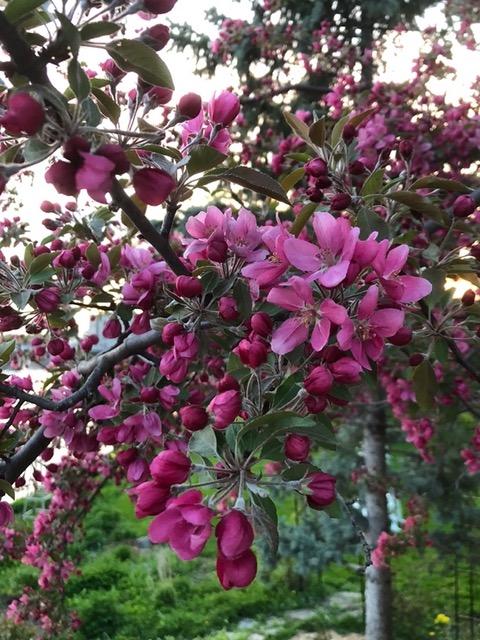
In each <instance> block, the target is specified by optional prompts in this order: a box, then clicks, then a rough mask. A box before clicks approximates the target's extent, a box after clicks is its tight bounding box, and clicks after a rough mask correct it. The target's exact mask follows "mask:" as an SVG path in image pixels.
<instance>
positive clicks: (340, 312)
mask: <svg viewBox="0 0 480 640" xmlns="http://www.w3.org/2000/svg"><path fill="white" fill-rule="evenodd" d="M320 311H321V313H322V315H324V316H325V317H326V318H328V319H329V320H330V321H331V322H333V323H334V324H338V325H343V323H344V322H346V321H347V318H348V313H347V310H346V309H345V307H342V305H341V304H337V303H336V302H334V301H333V300H332V299H331V298H325V300H324V301H323V302H322V304H321V305H320Z"/></svg>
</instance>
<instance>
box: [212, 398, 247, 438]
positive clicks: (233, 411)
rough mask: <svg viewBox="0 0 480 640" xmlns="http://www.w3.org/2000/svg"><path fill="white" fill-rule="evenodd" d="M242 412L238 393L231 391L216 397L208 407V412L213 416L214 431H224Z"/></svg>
mask: <svg viewBox="0 0 480 640" xmlns="http://www.w3.org/2000/svg"><path fill="white" fill-rule="evenodd" d="M241 410H242V396H241V394H240V391H237V390H236V389H231V390H229V391H223V392H222V393H219V394H218V395H216V396H215V397H214V398H213V400H212V401H211V402H210V404H209V405H208V411H210V412H212V413H213V415H214V423H213V426H214V428H215V429H226V428H227V427H228V425H229V424H231V423H232V422H233V421H234V420H235V418H236V417H237V416H238V414H239V413H240V411H241Z"/></svg>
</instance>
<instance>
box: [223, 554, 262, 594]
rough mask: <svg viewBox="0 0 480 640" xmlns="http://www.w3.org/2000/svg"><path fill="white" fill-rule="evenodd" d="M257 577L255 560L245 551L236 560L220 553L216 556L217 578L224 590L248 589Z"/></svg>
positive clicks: (253, 556) (252, 555) (253, 555)
mask: <svg viewBox="0 0 480 640" xmlns="http://www.w3.org/2000/svg"><path fill="white" fill-rule="evenodd" d="M256 575H257V558H256V557H255V554H254V553H253V551H252V550H251V549H247V550H246V551H245V552H244V553H242V555H240V556H238V557H237V558H227V557H226V556H224V555H223V554H222V553H221V552H219V553H218V556H217V576H218V579H219V581H220V584H221V585H222V587H223V588H224V589H225V590H227V591H228V590H229V589H231V588H232V587H239V588H241V587H248V585H249V584H250V583H251V582H253V580H254V579H255V576H256Z"/></svg>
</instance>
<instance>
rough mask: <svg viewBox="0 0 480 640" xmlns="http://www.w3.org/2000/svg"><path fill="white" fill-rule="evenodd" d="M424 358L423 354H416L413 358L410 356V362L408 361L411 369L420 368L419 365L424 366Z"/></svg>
mask: <svg viewBox="0 0 480 640" xmlns="http://www.w3.org/2000/svg"><path fill="white" fill-rule="evenodd" d="M424 359H425V358H424V357H423V355H422V354H421V353H414V354H413V355H412V356H410V358H409V360H408V364H409V365H410V366H411V367H418V365H419V364H422V362H423V361H424Z"/></svg>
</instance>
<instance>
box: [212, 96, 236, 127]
mask: <svg viewBox="0 0 480 640" xmlns="http://www.w3.org/2000/svg"><path fill="white" fill-rule="evenodd" d="M207 112H208V117H209V119H210V120H211V122H213V123H214V124H219V125H221V126H222V127H228V125H230V124H232V122H233V121H234V120H235V118H236V117H237V116H238V114H239V112H240V100H239V99H238V97H237V96H236V95H234V94H233V93H231V92H230V91H222V92H221V93H220V94H219V95H218V96H217V95H214V96H213V97H212V98H211V99H210V101H209V103H208V105H207Z"/></svg>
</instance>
